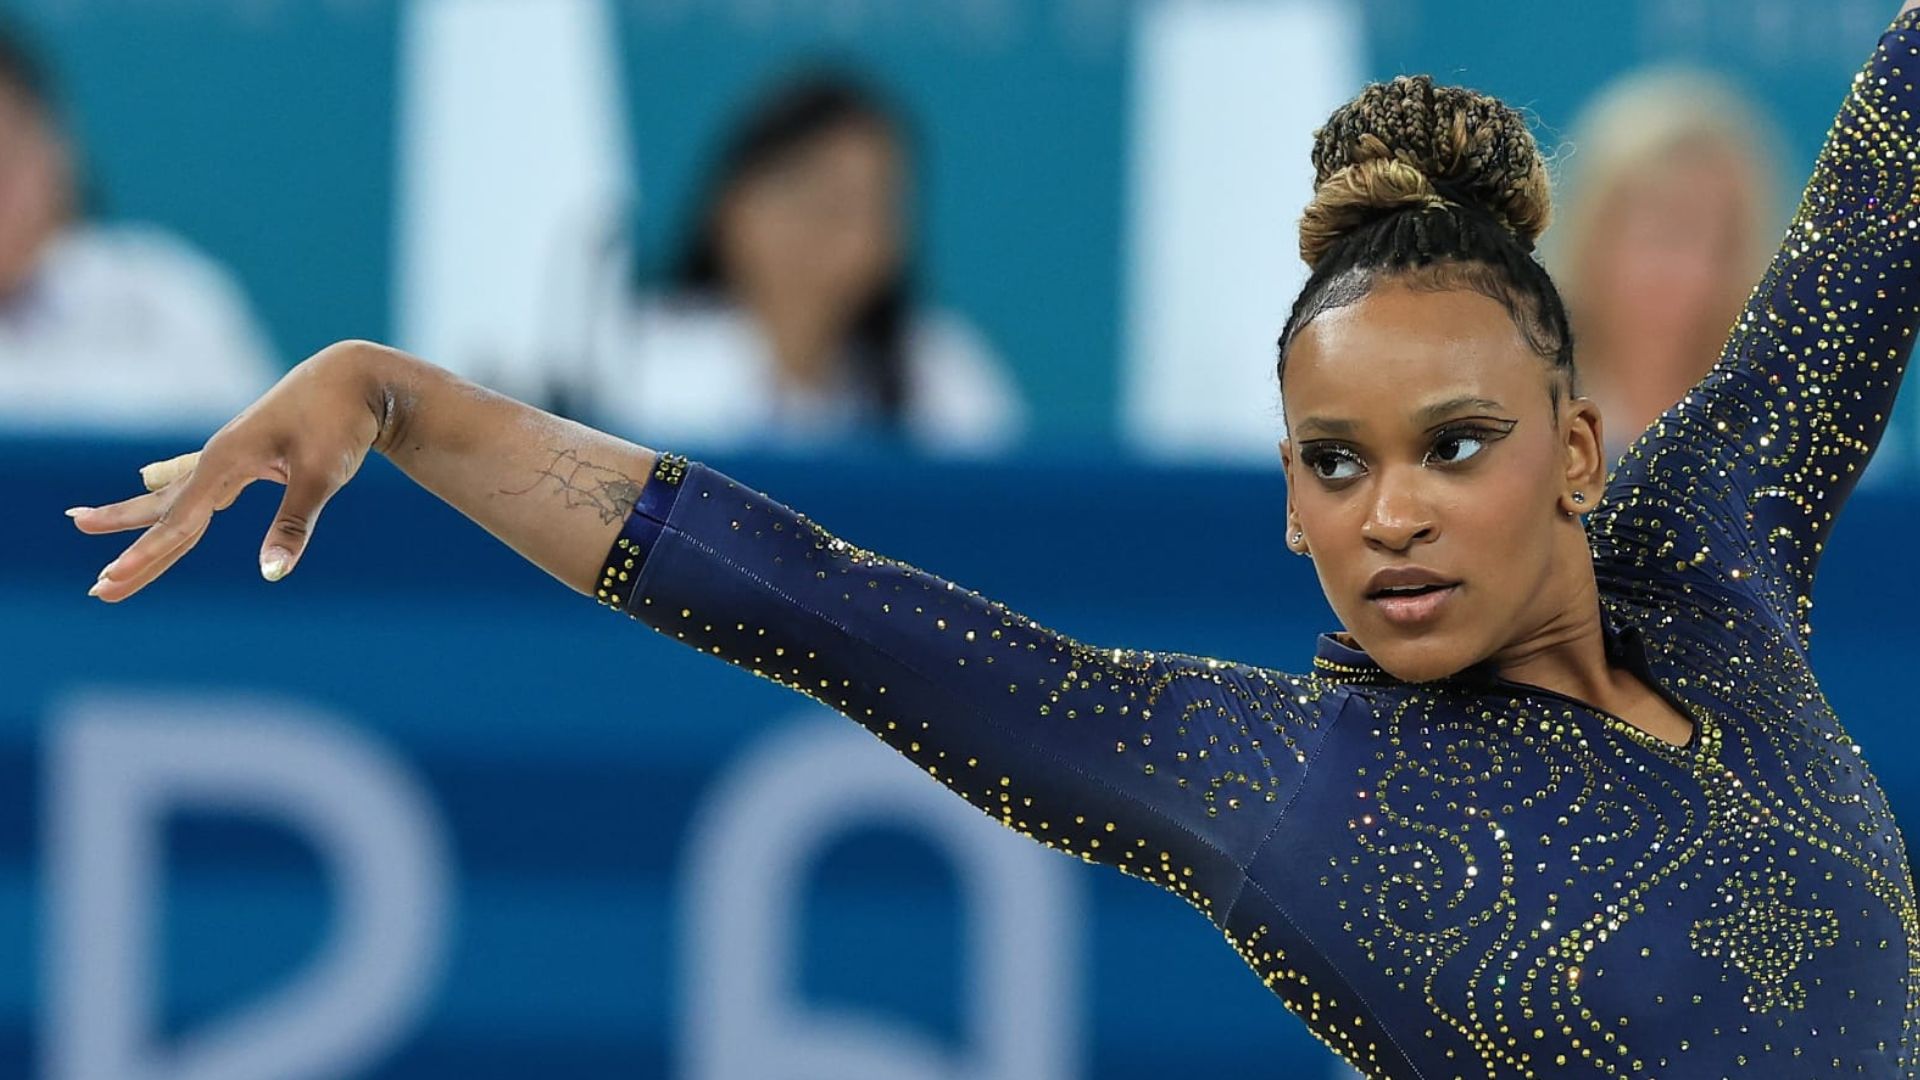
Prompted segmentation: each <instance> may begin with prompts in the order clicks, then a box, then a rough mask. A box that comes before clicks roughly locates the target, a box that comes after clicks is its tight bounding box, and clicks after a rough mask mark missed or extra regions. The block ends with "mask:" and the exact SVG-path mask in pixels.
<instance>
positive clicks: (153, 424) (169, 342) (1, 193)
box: [0, 29, 278, 430]
mask: <svg viewBox="0 0 1920 1080" xmlns="http://www.w3.org/2000/svg"><path fill="white" fill-rule="evenodd" d="M56 112H57V110H56V109H55V106H54V102H53V96H52V94H51V92H50V89H49V81H48V78H47V75H46V72H45V70H44V68H43V67H42V66H41V64H40V62H39V60H38V59H37V58H36V57H35V56H34V55H33V53H32V51H31V50H30V49H29V48H28V47H27V46H26V45H25V44H24V43H23V42H22V40H21V39H20V38H19V37H18V36H17V35H15V34H13V33H11V32H9V31H7V30H4V29H0V427H7V428H13V429H16V430H17V429H23V428H40V429H48V428H72V427H78V428H87V429H92V430H99V429H103V428H111V429H117V430H140V429H164V428H173V427H186V426H193V427H199V428H205V427H208V426H217V425H219V424H222V423H224V422H226V421H227V420H229V419H231V418H232V416H233V415H234V413H236V412H238V411H239V410H240V409H242V408H244V407H245V406H246V405H247V404H248V403H249V402H251V401H252V400H253V399H254V398H255V397H256V396H257V395H258V394H259V393H260V391H262V390H263V389H265V388H266V387H267V386H268V385H270V384H271V382H272V380H273V379H274V377H275V376H276V375H277V374H278V371H277V370H276V369H275V367H274V366H273V364H272V362H271V359H270V356H269V351H268V348H267V345H266V342H265V339H264V337H263V336H262V334H261V332H260V330H259V328H258V326H257V325H256V324H255V323H254V320H253V317H252V315H251V313H250V312H249V311H248V309H247V305H246V301H245V299H244V297H243V296H242V294H241V292H240V290H239V288H238V287H236V286H235V284H234V283H233V281H232V280H231V279H230V278H229V277H228V276H227V275H226V274H225V273H224V272H223V271H222V270H221V269H220V268H219V267H218V266H216V265H214V264H213V263H212V262H210V261H209V260H208V259H207V258H206V257H205V256H203V255H201V254H199V253H198V252H196V251H194V250H193V249H192V248H190V247H188V246H187V245H186V244H185V243H183V242H182V241H180V240H179V239H177V238H175V237H172V236H170V235H168V234H166V233H164V232H161V231H160V230H158V229H154V228H151V227H134V226H108V225H102V224H97V223H92V222H87V221H83V220H81V218H80V210H81V207H80V205H79V203H80V200H79V198H78V196H77V193H76V192H77V184H76V182H75V174H76V172H77V166H76V161H75V158H76V156H77V155H76V154H75V152H74V150H73V148H72V144H71V143H70V141H69V139H68V136H67V134H66V133H65V132H64V131H63V130H62V129H61V125H60V122H59V118H58V117H57V115H56Z"/></svg>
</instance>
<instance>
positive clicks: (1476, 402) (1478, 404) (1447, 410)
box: [1414, 394, 1502, 424]
mask: <svg viewBox="0 0 1920 1080" xmlns="http://www.w3.org/2000/svg"><path fill="white" fill-rule="evenodd" d="M1465 409H1492V410H1494V411H1495V412H1499V411H1502V406H1501V404H1500V403H1499V402H1497V401H1495V400H1493V399H1492V398H1483V397H1474V396H1473V395H1471V394H1465V395H1462V396H1460V397H1456V398H1448V399H1447V400H1445V401H1436V402H1434V403H1433V404H1431V405H1426V406H1422V407H1421V409H1420V411H1419V412H1417V413H1415V414H1414V417H1415V419H1417V420H1419V421H1420V422H1422V423H1426V424H1432V423H1437V422H1439V421H1441V420H1444V419H1446V418H1447V417H1449V416H1452V415H1453V414H1455V413H1458V412H1461V411H1462V410H1465Z"/></svg>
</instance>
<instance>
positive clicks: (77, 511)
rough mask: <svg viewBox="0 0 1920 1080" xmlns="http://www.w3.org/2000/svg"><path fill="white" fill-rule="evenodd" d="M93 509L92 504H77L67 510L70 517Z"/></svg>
mask: <svg viewBox="0 0 1920 1080" xmlns="http://www.w3.org/2000/svg"><path fill="white" fill-rule="evenodd" d="M91 509H93V507H91V506H76V507H74V508H73V509H71V510H68V511H67V516H68V517H70V518H71V517H79V516H80V515H81V514H84V513H86V512H87V511H89V510H91Z"/></svg>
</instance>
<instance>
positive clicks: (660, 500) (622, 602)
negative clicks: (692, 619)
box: [594, 453, 689, 614]
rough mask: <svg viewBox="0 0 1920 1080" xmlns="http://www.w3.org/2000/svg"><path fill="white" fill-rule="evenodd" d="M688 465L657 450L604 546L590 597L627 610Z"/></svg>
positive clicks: (685, 461)
mask: <svg viewBox="0 0 1920 1080" xmlns="http://www.w3.org/2000/svg"><path fill="white" fill-rule="evenodd" d="M688 465H689V463H688V461H687V459H686V457H685V456H684V455H681V454H670V453H661V454H659V455H658V457H657V458H656V460H655V463H654V467H653V476H652V478H650V479H649V480H648V481H647V482H646V483H645V484H643V485H641V488H640V497H639V498H638V499H636V500H635V501H634V504H633V510H632V511H631V512H630V513H628V514H627V519H626V521H625V522H624V523H623V524H622V525H621V526H620V535H619V536H618V537H617V538H615V540H614V542H613V546H612V547H611V548H609V549H608V550H607V558H606V561H605V562H604V563H603V564H602V565H601V567H600V581H599V584H598V585H597V586H596V587H595V589H594V599H596V600H598V601H599V602H600V604H601V605H602V606H604V607H609V608H612V609H613V610H615V611H620V612H626V613H628V614H631V611H630V610H629V609H630V605H631V604H632V603H633V594H634V592H635V591H636V589H637V588H638V586H639V583H640V570H641V568H642V567H644V566H645V565H646V562H647V556H648V555H650V554H652V552H653V548H654V545H655V544H657V543H658V542H659V540H660V535H661V533H663V532H665V531H666V528H667V522H668V520H669V519H670V518H671V517H672V516H673V506H674V503H675V502H676V501H678V500H679V498H680V491H681V488H682V486H683V485H682V481H684V480H685V479H686V477H687V468H688Z"/></svg>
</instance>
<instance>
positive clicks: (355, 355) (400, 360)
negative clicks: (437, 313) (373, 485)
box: [315, 341, 417, 458]
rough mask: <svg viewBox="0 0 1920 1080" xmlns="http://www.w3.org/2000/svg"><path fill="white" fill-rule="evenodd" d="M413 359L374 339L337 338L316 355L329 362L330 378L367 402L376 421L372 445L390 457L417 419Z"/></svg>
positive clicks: (380, 452)
mask: <svg viewBox="0 0 1920 1080" xmlns="http://www.w3.org/2000/svg"><path fill="white" fill-rule="evenodd" d="M411 359H412V358H411V357H409V356H407V355H406V354H405V353H403V352H400V351H399V350H397V349H392V348H389V347H387V346H385V345H380V344H377V343H375V342H371V341H341V342H337V343H335V344H333V345H330V346H328V347H327V348H326V350H325V351H323V352H322V353H321V354H320V355H319V356H316V357H315V360H316V361H319V362H321V363H324V364H325V365H326V366H327V373H328V378H329V379H331V380H334V381H336V382H337V384H338V385H340V386H341V388H342V390H343V392H345V393H346V394H348V395H350V396H351V397H353V398H354V399H356V400H358V401H360V402H362V403H363V404H364V405H365V406H366V409H367V413H368V415H370V416H371V417H372V418H373V421H374V424H375V434H374V437H373V443H372V444H371V447H370V448H371V449H372V450H373V451H374V452H376V453H379V454H382V455H384V456H386V457H389V458H390V457H392V456H393V450H394V448H395V447H398V446H399V445H400V444H401V443H402V442H403V441H404V439H405V435H406V432H407V430H408V429H409V428H410V427H411V426H412V423H413V415H412V414H413V407H414V402H415V399H416V398H417V394H416V393H415V392H414V391H413V389H412V387H413V385H414V383H415V381H416V380H414V379H412V378H410V377H409V372H408V371H407V362H408V361H409V360H411Z"/></svg>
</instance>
